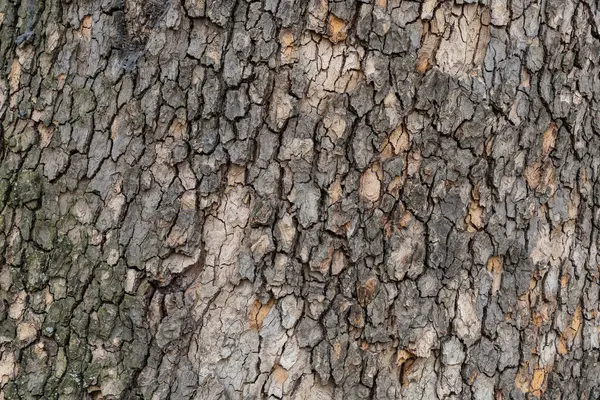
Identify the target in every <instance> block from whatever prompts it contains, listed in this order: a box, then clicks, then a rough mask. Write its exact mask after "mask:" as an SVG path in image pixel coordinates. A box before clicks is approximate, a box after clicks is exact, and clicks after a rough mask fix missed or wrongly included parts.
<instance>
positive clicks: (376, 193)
mask: <svg viewBox="0 0 600 400" xmlns="http://www.w3.org/2000/svg"><path fill="white" fill-rule="evenodd" d="M381 175H382V171H381V166H380V165H379V163H375V164H373V165H371V166H370V167H369V168H368V169H367V170H366V171H365V172H364V173H363V174H362V176H361V178H360V195H361V197H362V198H363V199H365V200H368V201H370V202H372V203H374V202H376V201H377V200H379V197H380V195H381V180H382V178H383V177H382V176H381Z"/></svg>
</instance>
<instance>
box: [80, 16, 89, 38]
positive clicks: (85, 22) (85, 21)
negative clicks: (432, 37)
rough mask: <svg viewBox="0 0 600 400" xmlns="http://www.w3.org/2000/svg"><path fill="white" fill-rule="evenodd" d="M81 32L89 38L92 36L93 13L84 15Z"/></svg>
mask: <svg viewBox="0 0 600 400" xmlns="http://www.w3.org/2000/svg"><path fill="white" fill-rule="evenodd" d="M79 32H80V33H81V36H83V37H84V38H86V39H87V40H90V39H91V38H92V16H91V15H86V16H85V17H83V19H82V20H81V27H80V30H79Z"/></svg>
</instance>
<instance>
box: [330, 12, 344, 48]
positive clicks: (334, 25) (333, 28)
mask: <svg viewBox="0 0 600 400" xmlns="http://www.w3.org/2000/svg"><path fill="white" fill-rule="evenodd" d="M327 26H328V33H329V39H330V40H331V41H332V42H333V43H338V42H341V41H343V40H345V39H346V36H347V34H348V26H349V24H348V23H347V22H346V21H344V20H343V19H341V18H338V17H336V16H335V15H333V14H331V15H330V16H329V23H328V24H327Z"/></svg>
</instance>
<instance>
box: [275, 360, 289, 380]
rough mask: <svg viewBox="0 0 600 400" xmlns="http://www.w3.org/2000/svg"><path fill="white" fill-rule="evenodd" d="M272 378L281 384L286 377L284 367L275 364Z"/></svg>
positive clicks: (286, 373)
mask: <svg viewBox="0 0 600 400" xmlns="http://www.w3.org/2000/svg"><path fill="white" fill-rule="evenodd" d="M273 378H275V380H276V381H277V382H278V383H279V384H283V383H284V382H285V381H286V380H287V378H288V372H287V370H286V369H285V368H283V367H282V366H280V365H275V369H274V371H273Z"/></svg>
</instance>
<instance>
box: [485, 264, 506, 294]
mask: <svg viewBox="0 0 600 400" xmlns="http://www.w3.org/2000/svg"><path fill="white" fill-rule="evenodd" d="M503 265H504V262H503V260H502V257H499V256H493V257H490V259H489V260H488V263H487V269H488V271H489V272H491V273H492V294H496V293H498V291H499V290H500V285H501V283H502V269H503Z"/></svg>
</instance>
